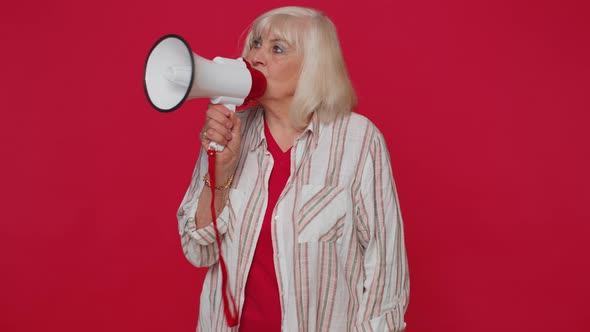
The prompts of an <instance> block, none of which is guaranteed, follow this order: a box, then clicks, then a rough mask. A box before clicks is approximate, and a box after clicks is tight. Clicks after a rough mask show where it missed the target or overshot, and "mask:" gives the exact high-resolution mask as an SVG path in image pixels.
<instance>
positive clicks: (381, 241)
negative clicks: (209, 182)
mask: <svg viewBox="0 0 590 332" xmlns="http://www.w3.org/2000/svg"><path fill="white" fill-rule="evenodd" d="M239 116H240V117H241V118H242V150H241V155H240V159H239V162H238V165H237V170H236V173H235V174H234V180H233V183H232V187H231V188H230V189H229V190H230V192H229V200H228V202H227V204H226V206H225V208H224V209H223V210H222V212H221V213H220V214H219V216H218V227H219V231H220V234H222V235H221V236H222V246H223V248H222V249H223V254H224V258H225V260H226V264H227V268H228V274H229V285H230V288H231V291H232V293H233V294H234V296H235V299H236V303H237V304H238V307H239V310H240V311H241V308H242V307H243V301H244V288H245V285H246V281H247V277H248V271H249V269H250V264H251V261H252V257H253V255H254V249H255V246H256V241H257V239H258V235H259V233H260V229H261V225H262V221H263V218H264V212H265V211H266V204H267V195H268V193H267V185H268V179H269V176H270V173H271V170H272V167H273V159H272V156H271V155H270V153H269V152H268V151H267V148H266V138H265V135H264V122H263V121H264V120H263V110H262V109H261V108H257V109H251V110H247V111H244V112H242V113H239ZM207 163H208V161H207V156H206V153H205V151H201V155H200V156H199V160H198V162H197V165H196V167H195V171H194V173H193V176H192V180H191V184H190V187H189V188H188V191H187V192H186V195H185V197H184V199H183V201H182V203H181V205H180V208H179V210H178V214H177V216H178V227H179V233H180V237H181V243H182V248H183V251H184V254H185V256H186V257H187V259H188V260H189V261H190V262H191V263H192V264H193V265H195V266H198V267H204V266H206V267H209V271H208V273H207V276H206V278H205V283H204V285H203V290H202V293H201V302H200V314H199V321H198V326H197V331H204V332H210V331H211V332H217V331H232V332H235V331H238V329H239V327H235V328H229V327H227V325H226V321H225V316H224V311H223V303H222V299H221V293H220V292H221V273H220V272H221V271H220V268H219V264H217V263H218V258H219V256H218V251H217V245H216V243H215V233H214V230H213V225H212V224H211V225H209V226H206V227H204V228H201V229H196V225H195V219H194V216H195V212H196V209H197V205H198V198H199V195H200V193H201V191H202V190H203V187H204V184H203V181H202V180H201V179H202V178H203V175H204V174H206V173H207ZM271 227H272V228H271V230H272V242H273V251H274V263H275V270H276V275H277V281H278V285H279V293H280V300H281V313H282V330H283V331H289V332H291V331H306V332H307V331H310V332H311V331H339V332H340V331H402V330H403V329H404V328H405V325H406V324H405V322H404V314H405V311H406V309H407V306H408V301H409V273H408V264H407V258H406V250H405V245H404V232H403V224H402V217H401V214H400V207H399V202H398V198H397V192H396V188H395V182H394V179H393V174H392V169H391V163H390V159H389V154H388V150H387V147H386V144H385V141H384V139H383V136H382V134H381V133H380V132H379V130H378V129H377V128H376V127H375V126H374V125H373V124H372V123H371V122H370V121H369V120H368V119H366V118H365V117H363V116H361V115H359V114H356V113H351V114H350V115H347V116H344V117H341V118H339V119H337V120H335V121H333V122H331V123H329V124H325V123H321V122H320V121H319V120H318V117H317V116H315V115H314V116H313V117H312V121H311V122H310V123H309V125H308V127H307V128H306V129H305V131H304V132H303V133H302V134H301V135H300V136H299V137H298V138H297V140H296V141H295V143H294V145H293V147H292V148H291V176H290V178H289V180H288V181H287V184H286V186H285V188H284V190H283V192H282V193H281V195H280V197H279V200H278V202H277V204H276V206H275V207H274V210H273V213H272V226H271Z"/></svg>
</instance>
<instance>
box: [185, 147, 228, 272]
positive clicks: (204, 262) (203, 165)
mask: <svg viewBox="0 0 590 332" xmlns="http://www.w3.org/2000/svg"><path fill="white" fill-rule="evenodd" d="M207 166H208V159H207V154H206V152H205V151H204V150H203V149H201V153H200V155H199V160H198V161H197V165H196V166H195V170H194V172H193V175H192V178H191V184H190V186H189V188H188V190H187V192H186V194H185V196H184V199H183V200H182V203H181V204H180V208H179V209H178V213H177V218H178V231H179V234H180V239H181V244H182V250H183V252H184V255H185V256H186V258H187V259H188V260H189V262H191V264H193V265H195V266H197V267H203V266H211V265H213V264H215V263H217V261H218V260H219V252H218V248H217V244H216V240H215V230H214V228H213V224H210V225H208V226H206V227H203V228H200V229H196V223H195V212H196V211H197V206H198V203H199V196H200V194H201V191H202V190H203V188H204V187H205V186H204V183H203V181H202V180H201V179H202V178H203V175H204V174H206V173H207ZM233 191H235V190H233V189H230V200H229V202H228V205H226V206H225V207H224V209H223V210H222V211H221V213H220V214H219V216H217V227H218V229H219V234H220V236H221V237H222V240H223V238H224V235H225V233H226V232H227V230H228V224H229V223H228V220H229V217H230V210H231V203H230V202H231V197H232V196H234V195H235V193H232V192H233Z"/></svg>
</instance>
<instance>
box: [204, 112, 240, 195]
mask: <svg viewBox="0 0 590 332" xmlns="http://www.w3.org/2000/svg"><path fill="white" fill-rule="evenodd" d="M241 127H242V123H241V121H240V118H238V117H237V116H236V114H235V113H234V112H232V111H230V110H229V109H227V107H225V106H223V105H214V104H209V108H208V109H207V120H206V121H205V125H204V126H203V129H202V130H201V135H200V139H201V144H202V146H203V148H204V149H205V150H208V149H209V144H210V143H211V142H212V141H213V142H215V143H217V144H220V145H224V146H225V149H223V151H222V152H219V151H218V152H217V155H216V158H215V159H216V160H215V174H216V177H217V179H216V183H217V184H222V183H224V182H225V181H226V180H227V179H229V177H230V176H232V175H233V174H234V171H235V169H236V166H237V164H238V159H239V157H240V144H241V141H242V134H241V131H240V130H241Z"/></svg>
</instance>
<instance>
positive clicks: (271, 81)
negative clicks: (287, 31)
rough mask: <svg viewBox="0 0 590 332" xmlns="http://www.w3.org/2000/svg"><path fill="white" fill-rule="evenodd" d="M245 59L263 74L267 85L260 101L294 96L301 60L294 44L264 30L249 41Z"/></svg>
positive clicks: (301, 57) (281, 99) (280, 99)
mask: <svg viewBox="0 0 590 332" xmlns="http://www.w3.org/2000/svg"><path fill="white" fill-rule="evenodd" d="M245 60H246V61H248V62H250V64H251V65H252V67H254V68H256V69H258V70H259V71H261V72H262V74H264V76H265V77H266V82H267V87H266V92H265V93H264V95H263V96H262V97H261V98H260V99H259V101H260V102H261V103H264V102H265V101H284V100H287V99H289V98H291V97H293V95H294V94H295V89H296V86H297V82H298V81H299V74H300V71H301V63H302V61H303V56H302V54H301V52H299V51H298V50H296V49H295V47H294V45H290V44H289V43H288V42H287V41H285V40H282V39H280V38H278V37H276V36H275V35H274V34H272V33H270V34H269V33H267V34H264V35H262V36H261V37H260V38H258V39H255V40H254V41H253V42H252V45H250V50H249V51H248V53H247V54H246V56H245Z"/></svg>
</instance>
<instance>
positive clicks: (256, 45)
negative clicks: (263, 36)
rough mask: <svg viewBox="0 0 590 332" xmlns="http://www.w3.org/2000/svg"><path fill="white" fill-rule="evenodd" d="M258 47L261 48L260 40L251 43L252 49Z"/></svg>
mask: <svg viewBox="0 0 590 332" xmlns="http://www.w3.org/2000/svg"><path fill="white" fill-rule="evenodd" d="M260 46H262V43H261V42H260V40H255V41H253V42H252V48H260Z"/></svg>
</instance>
